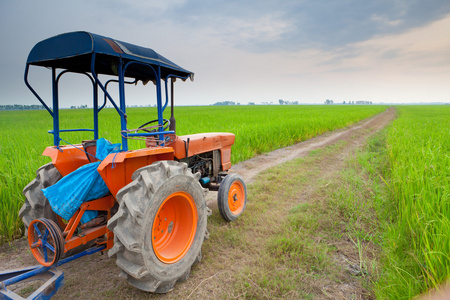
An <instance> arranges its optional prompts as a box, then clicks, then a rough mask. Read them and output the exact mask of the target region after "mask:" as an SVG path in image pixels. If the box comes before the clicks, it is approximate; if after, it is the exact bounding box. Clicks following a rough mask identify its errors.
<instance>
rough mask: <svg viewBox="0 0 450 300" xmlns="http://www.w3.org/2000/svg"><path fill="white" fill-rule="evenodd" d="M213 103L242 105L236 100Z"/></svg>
mask: <svg viewBox="0 0 450 300" xmlns="http://www.w3.org/2000/svg"><path fill="white" fill-rule="evenodd" d="M213 105H241V104H240V103H239V102H238V103H236V102H234V101H219V102H216V103H214V104H213Z"/></svg>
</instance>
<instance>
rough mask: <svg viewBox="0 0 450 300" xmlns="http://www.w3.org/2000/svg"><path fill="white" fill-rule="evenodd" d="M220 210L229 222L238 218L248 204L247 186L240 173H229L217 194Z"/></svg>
mask: <svg viewBox="0 0 450 300" xmlns="http://www.w3.org/2000/svg"><path fill="white" fill-rule="evenodd" d="M217 202H218V206H219V212H220V214H221V215H222V217H223V218H224V219H225V221H227V222H232V221H234V220H236V219H237V218H238V217H239V216H240V215H241V214H242V213H243V212H244V210H245V207H246V206H247V186H246V185H245V182H244V179H243V178H242V177H241V176H240V175H239V174H234V173H231V174H228V175H227V176H225V178H224V179H223V180H222V183H221V184H220V187H219V192H218V194H217Z"/></svg>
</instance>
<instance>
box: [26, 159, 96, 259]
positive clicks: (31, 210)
mask: <svg viewBox="0 0 450 300" xmlns="http://www.w3.org/2000/svg"><path fill="white" fill-rule="evenodd" d="M61 178H62V176H61V174H60V173H59V171H58V170H57V169H56V167H55V166H54V165H53V164H52V163H48V164H45V165H43V166H42V167H40V168H39V169H38V170H37V171H36V178H35V179H33V180H32V181H31V182H30V183H29V184H28V185H27V186H26V187H25V188H24V189H23V192H22V193H23V195H24V196H25V203H24V204H23V206H22V208H21V209H20V211H19V217H20V218H22V221H23V223H24V225H25V236H28V227H29V226H30V223H31V222H32V221H33V220H36V219H41V218H45V219H48V220H51V221H53V222H54V223H55V224H57V226H58V227H59V228H60V229H61V231H64V229H65V225H66V224H65V223H64V220H63V219H62V218H61V217H60V216H58V215H57V214H56V213H55V212H54V211H53V209H52V207H51V206H50V203H49V202H48V200H47V198H46V197H45V196H44V193H42V191H41V189H45V188H48V187H49V186H51V185H54V184H55V183H57V182H58V181H59V180H60V179H61ZM94 244H95V241H90V242H88V243H87V244H85V245H82V246H79V247H77V248H74V249H72V250H69V251H68V252H65V253H64V254H62V258H65V257H69V256H72V255H74V254H77V253H80V252H82V251H84V250H86V249H88V248H90V247H92V246H93V245H94Z"/></svg>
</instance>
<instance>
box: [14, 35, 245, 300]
mask: <svg viewBox="0 0 450 300" xmlns="http://www.w3.org/2000/svg"><path fill="white" fill-rule="evenodd" d="M30 67H32V68H30ZM36 67H44V68H47V69H48V70H49V71H50V72H51V82H52V101H51V104H49V103H47V102H46V101H44V99H42V98H41V96H40V95H39V94H38V93H37V92H36V90H35V89H34V88H33V87H32V86H31V84H30V83H29V78H28V74H29V71H30V70H31V69H34V68H36ZM67 73H77V74H82V75H83V76H86V77H88V78H89V80H87V82H89V81H90V82H91V84H92V91H93V92H92V95H93V102H92V103H93V104H92V107H93V128H87V129H86V128H82V129H72V128H60V127H61V126H60V117H59V110H60V109H59V107H60V101H59V96H58V95H59V81H60V78H61V77H62V76H64V75H65V74H67ZM193 78H194V73H192V72H190V71H187V70H185V69H183V68H181V67H180V66H178V65H176V64H175V63H173V62H171V61H169V60H168V59H166V58H165V57H163V56H161V55H159V54H158V53H156V52H155V51H154V50H152V49H150V48H145V47H141V46H137V45H133V44H130V43H126V42H122V41H118V40H115V39H112V38H109V37H104V36H100V35H97V34H92V33H89V32H70V33H65V34H61V35H57V36H54V37H51V38H48V39H45V40H43V41H41V42H39V43H37V44H36V45H35V46H34V47H33V49H32V50H31V52H30V54H29V56H28V59H27V63H26V68H25V75H24V80H25V84H26V85H27V87H28V88H29V89H30V91H31V92H32V93H33V94H34V96H35V97H36V98H37V99H38V100H39V102H40V103H41V104H42V105H43V106H44V108H45V109H46V110H47V111H48V113H49V114H50V115H51V117H52V118H53V129H52V130H49V133H50V134H52V135H53V145H52V146H49V147H47V148H46V149H45V150H44V152H43V155H44V156H48V157H50V158H51V162H50V163H48V164H46V165H44V166H42V167H41V168H39V169H38V170H37V172H36V173H37V176H36V178H35V179H34V180H33V181H31V182H30V183H29V184H28V185H27V186H26V187H25V189H24V190H23V194H24V195H25V198H26V199H25V203H24V205H23V207H22V208H21V210H20V212H19V216H20V217H21V218H22V220H23V222H24V224H25V228H26V235H27V239H28V243H29V246H30V248H31V252H32V254H33V255H34V257H35V258H36V259H37V261H38V262H39V263H40V264H41V265H43V266H46V267H51V266H57V265H58V261H60V260H64V259H66V260H67V259H68V258H70V257H75V258H76V257H77V256H76V255H79V254H80V253H84V252H86V251H89V249H92V248H96V249H99V251H102V252H104V251H107V252H108V254H109V256H110V257H115V259H116V263H117V266H118V267H119V268H120V276H121V278H124V279H126V280H127V281H128V282H129V283H130V284H131V285H133V286H134V287H136V288H138V289H141V290H144V291H148V292H153V293H167V292H169V291H171V290H172V289H173V288H174V286H175V284H176V283H177V282H178V281H183V280H186V279H187V278H188V276H189V273H190V270H191V266H192V265H193V264H195V263H197V262H198V261H200V259H201V257H202V254H201V247H202V244H203V241H204V240H205V239H206V238H207V237H208V230H207V226H206V224H207V217H208V216H209V215H210V214H211V209H209V208H208V207H207V205H206V200H205V195H206V193H207V192H208V191H209V190H213V191H217V201H218V208H219V211H220V214H221V215H222V216H223V218H224V219H225V220H226V221H227V222H230V221H233V220H235V219H236V218H238V217H239V216H240V215H241V214H242V212H243V211H244V209H245V207H246V203H247V188H246V185H245V182H244V180H243V178H242V177H241V176H240V175H238V174H233V173H228V170H229V169H230V168H231V160H230V159H231V147H232V145H233V144H234V141H235V136H234V134H232V133H201V134H192V135H184V136H177V135H176V121H175V117H174V83H175V82H176V81H186V80H187V79H191V80H193ZM139 81H141V82H142V83H144V84H145V83H148V82H152V83H153V85H152V84H149V86H154V87H156V108H157V116H155V117H153V118H154V119H153V118H149V119H150V120H149V121H148V122H145V123H144V124H142V125H141V126H139V127H137V128H134V129H130V128H128V118H127V105H126V101H125V86H126V85H127V86H128V85H130V86H132V85H136V84H138V83H139ZM169 83H170V87H169ZM110 84H117V85H118V89H117V90H118V95H117V96H115V97H113V96H114V95H112V92H111V89H110V90H108V85H110ZM139 84H140V83H139ZM89 86H90V85H89ZM146 88H147V87H146ZM99 90H100V91H99ZM169 90H170V91H169ZM99 92H100V94H101V96H103V97H102V98H101V99H99V96H98V94H99ZM169 95H170V97H169ZM114 98H116V99H114ZM117 98H118V100H117ZM169 98H170V101H169ZM99 100H100V101H99ZM169 102H170V107H171V115H170V118H169V119H167V118H164V116H163V113H164V111H165V109H166V108H167V106H168V104H169ZM107 104H108V105H109V106H112V107H113V108H114V109H115V111H116V112H117V114H118V115H119V117H120V128H121V130H120V132H117V134H118V135H119V134H120V136H121V144H120V147H121V148H120V150H118V151H115V152H112V153H109V154H107V155H106V157H104V158H102V159H101V160H100V159H99V158H98V155H96V151H97V150H98V149H97V147H98V142H99V140H100V139H101V137H99V117H100V116H101V112H102V110H103V109H105V107H106V105H107ZM152 119H153V120H152ZM72 131H87V132H91V133H92V134H93V138H92V140H85V141H66V140H65V139H63V138H65V137H64V134H65V133H67V132H72ZM89 134H90V133H89ZM129 139H142V140H145V146H146V147H145V148H144V149H138V150H130V149H128V140H129ZM93 163H97V164H98V166H97V167H96V172H98V174H100V176H101V179H102V180H103V181H104V183H105V184H106V186H107V193H106V194H105V195H102V196H101V197H100V198H96V199H89V201H84V202H82V203H81V204H80V205H79V207H76V212H75V213H74V214H73V216H72V217H70V218H67V217H64V216H61V214H58V213H57V211H55V210H54V209H53V208H52V205H51V203H50V201H49V200H48V199H47V198H46V196H45V195H44V193H43V190H45V189H47V188H48V187H50V186H54V185H57V184H58V182H59V181H61V180H63V179H64V177H67V178H69V177H68V176H70V175H71V174H74V173H75V172H77V171H78V170H79V169H80V168H82V167H84V166H86V165H88V164H93ZM73 188H76V185H74V186H73ZM68 190H70V188H69V189H68ZM90 211H95V212H96V217H94V218H93V219H91V220H90V221H88V222H85V223H83V222H82V218H83V216H84V215H85V214H87V213H88V212H90ZM86 249H87V250H86Z"/></svg>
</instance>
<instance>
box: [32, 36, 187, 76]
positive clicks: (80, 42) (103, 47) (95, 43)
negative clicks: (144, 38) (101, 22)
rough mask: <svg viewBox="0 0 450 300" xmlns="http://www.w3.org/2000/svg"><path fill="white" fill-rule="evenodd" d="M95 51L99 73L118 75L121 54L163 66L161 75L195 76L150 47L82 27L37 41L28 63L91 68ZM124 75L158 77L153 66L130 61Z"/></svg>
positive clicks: (77, 70) (70, 67) (83, 69)
mask: <svg viewBox="0 0 450 300" xmlns="http://www.w3.org/2000/svg"><path fill="white" fill-rule="evenodd" d="M94 53H95V55H96V59H95V72H96V73H97V74H105V75H117V66H118V61H119V59H120V58H122V60H123V61H124V63H127V62H129V61H136V62H141V63H146V64H150V65H152V66H153V67H156V66H160V67H161V78H162V79H164V78H165V77H166V76H167V75H170V74H172V75H177V76H181V77H191V79H193V76H194V73H192V72H190V71H188V70H185V69H183V68H181V67H180V66H178V65H176V64H175V63H173V62H171V61H170V60H168V59H167V58H165V57H163V56H162V55H159V54H158V53H156V52H155V51H154V50H152V49H150V48H145V47H141V46H136V45H133V44H129V43H125V42H121V41H118V40H114V39H112V38H108V37H104V36H101V35H97V34H92V33H89V32H83V31H78V32H70V33H64V34H60V35H57V36H54V37H51V38H49V39H46V40H43V41H41V42H39V43H37V44H36V45H35V46H34V47H33V49H32V50H31V52H30V54H29V55H28V59H27V64H29V65H36V66H43V67H55V68H62V69H67V70H69V71H73V72H91V61H92V55H93V54H94ZM155 69H156V68H155ZM125 76H126V77H132V78H136V79H139V80H144V81H145V80H153V79H155V75H154V72H153V71H152V70H151V68H149V67H145V66H142V65H141V64H132V65H130V66H129V67H128V68H127V71H126V74H125Z"/></svg>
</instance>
